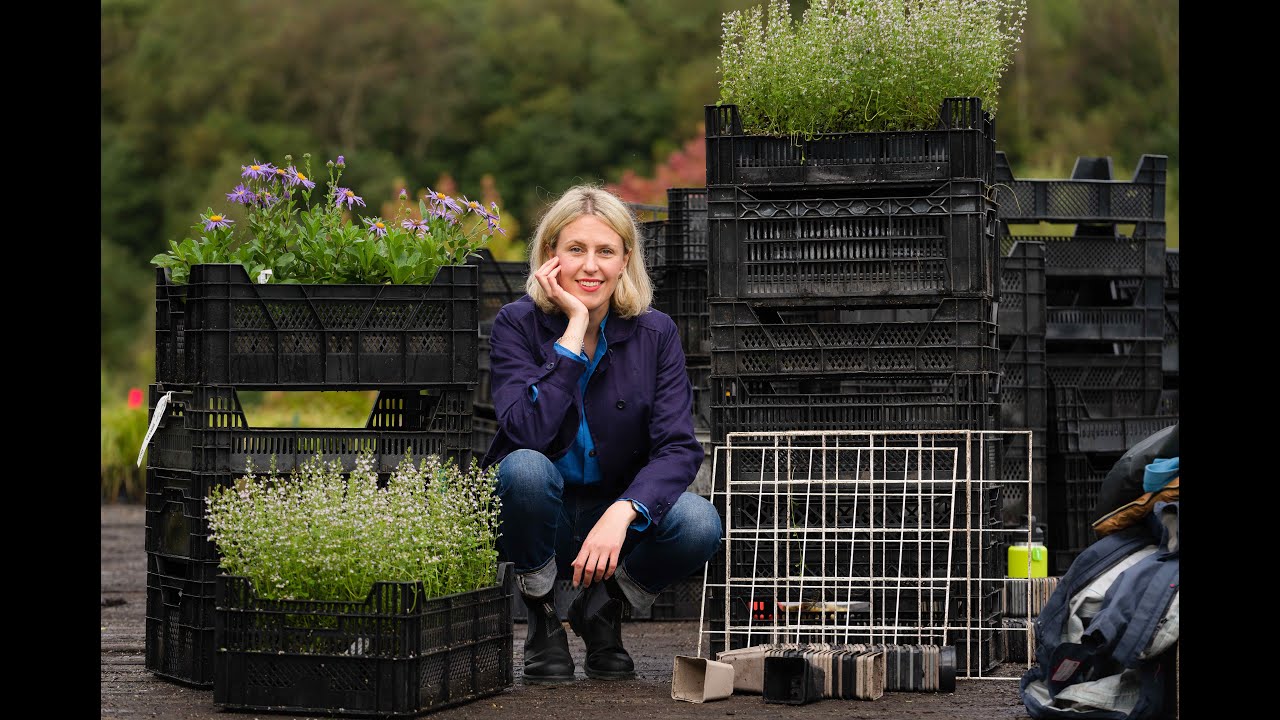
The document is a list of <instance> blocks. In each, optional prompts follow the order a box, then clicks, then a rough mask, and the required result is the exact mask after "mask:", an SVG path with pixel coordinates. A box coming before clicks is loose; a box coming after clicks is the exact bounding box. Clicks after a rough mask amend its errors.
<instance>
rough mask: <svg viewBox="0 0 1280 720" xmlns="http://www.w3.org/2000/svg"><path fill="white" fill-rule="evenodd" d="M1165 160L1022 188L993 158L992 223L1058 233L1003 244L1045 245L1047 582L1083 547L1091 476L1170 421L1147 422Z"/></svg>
mask: <svg viewBox="0 0 1280 720" xmlns="http://www.w3.org/2000/svg"><path fill="white" fill-rule="evenodd" d="M1167 160H1168V159H1167V158H1166V157H1165V156H1163V155H1143V156H1142V157H1141V158H1140V159H1139V161H1138V165H1137V168H1136V169H1135V171H1134V174H1133V178H1132V180H1129V181H1123V180H1113V179H1112V164H1111V158H1089V157H1081V158H1078V159H1077V160H1076V165H1075V168H1074V169H1073V170H1072V174H1071V177H1070V178H1069V179H1033V180H1029V179H1016V178H1014V177H1013V173H1012V171H1011V170H1010V168H1009V165H1008V162H1007V160H1006V159H1005V157H1004V154H1003V153H999V154H998V159H997V183H996V187H997V191H998V193H999V194H998V198H999V202H1000V211H999V212H1000V220H1001V223H1002V225H1006V226H1015V225H1037V224H1040V223H1048V224H1050V225H1051V226H1053V227H1054V228H1055V229H1057V228H1062V229H1065V230H1066V231H1067V234H1059V235H1039V234H1037V235H1027V234H1022V233H1019V232H1014V231H1012V230H1011V231H1010V232H1009V237H1008V240H1007V242H1010V243H1012V242H1017V241H1039V242H1043V243H1044V245H1045V289H1046V321H1045V361H1046V369H1047V374H1048V377H1049V387H1050V394H1049V398H1048V399H1049V418H1048V419H1049V433H1048V434H1049V449H1050V454H1049V492H1048V498H1047V499H1048V503H1049V504H1048V518H1047V519H1048V528H1049V534H1048V539H1049V542H1048V545H1049V549H1050V557H1051V559H1052V560H1053V563H1052V567H1051V568H1050V572H1052V573H1054V574H1059V575H1060V574H1062V573H1064V572H1065V571H1066V569H1067V567H1068V566H1069V565H1070V563H1071V562H1072V561H1073V560H1074V559H1075V557H1076V555H1078V554H1079V552H1080V551H1081V550H1083V549H1084V548H1085V547H1087V546H1088V544H1089V543H1090V542H1091V541H1092V539H1093V534H1092V529H1091V528H1090V522H1091V520H1092V517H1091V515H1092V513H1093V511H1094V504H1095V503H1096V498H1097V492H1098V489H1099V486H1100V483H1101V476H1100V475H1099V474H1098V473H1097V472H1096V470H1097V468H1099V467H1103V466H1105V467H1106V468H1109V467H1110V464H1112V463H1114V462H1115V460H1116V459H1118V458H1119V457H1120V455H1121V454H1122V453H1123V452H1124V451H1125V450H1127V449H1128V448H1129V447H1131V446H1132V445H1133V444H1135V443H1136V442H1138V441H1139V440H1141V439H1142V438H1144V437H1146V436H1147V435H1149V434H1151V433H1152V432H1154V431H1156V430H1158V429H1160V428H1162V427H1166V426H1168V425H1170V424H1172V423H1174V422H1176V421H1177V419H1176V417H1172V416H1161V415H1158V414H1157V413H1158V410H1159V404H1160V396H1161V392H1162V389H1163V382H1164V379H1163V372H1162V363H1163V360H1162V355H1163V350H1162V348H1163V345H1164V338H1165V298H1164V285H1165V275H1166V259H1165V181H1166V180H1165V173H1166V165H1167ZM1085 468H1093V471H1088V472H1086V471H1085ZM1103 474H1105V468H1104V471H1103Z"/></svg>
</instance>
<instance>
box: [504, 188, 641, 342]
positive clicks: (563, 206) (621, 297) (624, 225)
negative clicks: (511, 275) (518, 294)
mask: <svg viewBox="0 0 1280 720" xmlns="http://www.w3.org/2000/svg"><path fill="white" fill-rule="evenodd" d="M583 215H594V216H596V217H598V218H600V220H601V221H603V222H604V224H606V225H608V226H609V228H610V229H611V230H613V231H614V232H616V233H618V236H619V237H621V238H622V249H623V252H625V253H626V258H627V264H626V267H625V268H624V269H623V271H622V279H621V280H620V281H619V282H618V284H617V286H616V287H615V288H614V290H613V297H612V298H610V299H609V302H610V306H611V308H612V309H613V310H614V311H616V312H617V313H618V314H619V315H621V316H622V317H635V316H637V315H639V314H640V313H642V312H644V311H645V310H648V309H649V304H650V303H652V302H653V284H652V283H650V282H649V273H648V272H647V271H646V270H645V267H644V248H643V247H641V246H640V235H639V233H638V232H637V231H636V221H635V217H634V216H633V215H632V214H631V210H629V209H628V208H627V206H626V204H625V203H623V202H622V200H620V199H619V198H618V196H617V195H614V194H613V193H611V192H609V191H607V190H605V189H603V188H601V187H597V186H595V185H575V186H573V187H571V188H569V189H568V190H566V191H565V192H564V194H563V195H561V196H560V199H558V200H556V201H555V203H554V204H553V205H552V206H551V207H550V208H548V209H547V212H546V213H545V214H544V215H543V216H542V220H541V222H539V223H538V231H537V232H536V233H535V234H534V236H533V244H532V245H531V246H530V247H529V279H528V280H526V281H525V284H524V290H525V292H527V293H529V297H531V298H533V301H534V302H535V303H537V305H538V307H539V308H540V309H541V310H542V311H543V312H545V313H558V312H561V310H560V308H559V307H557V306H556V304H555V303H553V302H551V299H550V298H548V297H547V294H546V293H545V292H543V291H542V286H541V285H539V284H538V279H537V278H536V277H534V276H533V274H534V273H536V272H537V271H538V268H540V267H542V264H543V263H545V262H546V261H548V260H550V259H551V256H552V255H553V254H554V253H555V247H556V241H557V240H558V239H559V238H560V231H561V230H564V227H565V226H566V225H568V224H569V223H571V222H573V221H574V220H577V219H578V218H580V217H582V216H583Z"/></svg>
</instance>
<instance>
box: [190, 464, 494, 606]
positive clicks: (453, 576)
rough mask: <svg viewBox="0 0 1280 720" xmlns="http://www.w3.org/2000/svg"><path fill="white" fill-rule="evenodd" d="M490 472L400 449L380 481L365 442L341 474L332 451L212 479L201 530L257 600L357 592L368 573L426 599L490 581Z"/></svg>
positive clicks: (369, 580) (363, 591) (361, 594)
mask: <svg viewBox="0 0 1280 720" xmlns="http://www.w3.org/2000/svg"><path fill="white" fill-rule="evenodd" d="M270 470H273V468H272V469H269V475H274V473H272V472H270ZM496 482H497V468H496V466H495V467H490V468H489V469H488V470H486V471H481V470H480V469H479V468H478V466H476V465H472V466H471V467H470V468H468V469H465V470H464V469H462V468H459V467H458V465H457V464H456V463H455V462H454V461H453V460H452V459H446V460H444V461H441V460H440V458H438V457H437V456H434V455H431V456H428V457H426V458H423V459H421V460H420V461H419V462H418V464H417V465H415V464H414V462H413V458H412V457H411V456H409V455H406V456H405V458H404V459H403V460H402V461H401V462H400V465H399V466H398V467H397V468H396V471H395V473H393V474H392V476H391V478H390V480H389V481H388V482H387V483H386V484H385V485H383V486H379V483H378V475H377V473H376V472H374V471H373V454H372V452H369V451H366V452H365V453H364V454H363V455H361V457H360V458H358V459H357V461H356V466H355V469H354V470H353V471H352V472H351V474H350V479H349V480H348V479H344V478H343V477H342V463H341V461H337V460H333V461H329V462H325V461H324V458H323V457H322V456H320V455H316V456H315V457H313V458H311V459H309V460H307V461H306V462H304V463H303V464H302V465H301V466H300V467H299V468H298V470H296V471H295V472H294V473H293V474H292V475H291V476H290V477H287V478H285V477H270V476H262V477H259V476H257V475H255V474H254V472H253V468H250V469H249V472H248V473H247V474H246V475H245V476H243V477H241V478H240V479H239V480H238V481H237V482H236V483H235V484H234V485H232V486H230V487H225V488H214V489H213V490H212V491H211V492H210V494H209V500H208V518H209V528H210V538H211V539H212V540H213V541H214V542H215V543H216V544H217V546H218V551H219V553H220V554H221V556H222V562H221V567H222V569H223V570H224V571H226V572H227V573H228V574H230V575H243V576H245V577H248V578H249V579H250V581H251V582H252V584H253V587H254V591H255V592H256V593H257V594H258V596H259V597H263V598H268V599H279V600H283V599H289V600H363V599H364V598H365V597H366V596H367V595H368V593H369V590H370V588H371V587H373V584H374V583H375V582H378V581H391V582H414V581H422V583H423V585H424V587H425V589H426V595H427V597H437V596H441V595H449V594H452V593H458V592H468V591H471V590H477V589H479V588H482V587H487V586H490V585H493V584H494V581H495V576H494V569H495V567H496V566H497V558H498V553H497V538H498V521H499V516H498V513H499V508H500V501H499V500H498V497H497V496H496V495H495V494H494V487H495V485H496Z"/></svg>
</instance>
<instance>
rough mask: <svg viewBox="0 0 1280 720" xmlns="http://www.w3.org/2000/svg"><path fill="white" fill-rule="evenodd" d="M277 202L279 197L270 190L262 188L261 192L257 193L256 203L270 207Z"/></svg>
mask: <svg viewBox="0 0 1280 720" xmlns="http://www.w3.org/2000/svg"><path fill="white" fill-rule="evenodd" d="M278 202H280V198H279V197H277V196H276V195H275V193H272V192H271V191H270V190H263V191H262V192H259V193H258V204H259V205H261V206H262V207H271V206H272V205H275V204H276V203H278Z"/></svg>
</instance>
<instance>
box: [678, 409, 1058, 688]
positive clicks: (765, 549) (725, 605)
mask: <svg viewBox="0 0 1280 720" xmlns="http://www.w3.org/2000/svg"><path fill="white" fill-rule="evenodd" d="M1014 439H1019V440H1024V441H1023V442H1010V441H1011V440H1014ZM1011 446H1013V447H1014V450H1013V452H1015V453H1020V454H1021V456H1022V457H1021V460H1022V462H1023V463H1024V464H1025V466H1026V468H1027V469H1026V472H1025V473H1022V475H1021V477H1018V476H1017V475H1016V474H1014V475H1011V474H1010V473H1009V472H1008V471H1007V466H1008V464H1009V463H1010V460H1009V458H1008V457H1007V453H1008V452H1009V448H1010V447H1011ZM1030 447H1032V445H1031V438H1030V432H1029V431H913V432H878V431H859V432H830V431H797V432H784V433H730V434H729V435H728V436H727V438H726V444H725V445H724V446H721V447H717V448H716V451H715V456H714V458H713V484H712V501H713V502H714V503H715V504H716V506H717V508H718V509H719V511H720V513H721V517H722V520H723V521H724V529H725V538H724V543H723V554H722V555H721V556H719V557H718V558H717V559H716V560H713V562H712V563H711V564H710V567H709V570H708V575H707V580H706V582H705V583H704V602H703V618H702V623H701V628H700V636H699V647H698V652H699V653H700V654H701V653H702V651H703V641H704V640H706V641H708V642H707V648H708V649H709V650H710V656H714V653H715V652H717V651H720V650H726V649H734V648H741V647H747V646H751V645H760V644H772V643H824V642H825V643H841V644H844V643H889V644H898V645H905V644H917V643H918V644H931V645H954V646H955V647H956V655H957V672H958V675H959V676H960V677H966V678H972V677H982V676H984V675H985V674H986V673H988V672H989V671H991V670H992V669H993V668H994V667H995V666H996V665H998V664H999V663H1000V662H1001V661H1003V660H1004V659H1005V658H1006V657H1008V656H1010V655H1011V654H1012V655H1019V653H1010V652H1009V650H1008V647H1009V644H1010V643H1013V644H1015V645H1020V646H1021V650H1022V651H1023V652H1022V653H1020V655H1021V656H1022V657H1031V659H1034V658H1033V657H1032V655H1031V651H1030V650H1029V638H1028V637H1027V636H1028V632H1029V630H1028V628H1029V625H1030V623H1021V624H1013V625H1010V626H1006V624H1004V623H1002V616H1003V608H1004V605H1005V603H1006V602H1007V595H1008V592H1009V590H1008V589H1007V588H1006V587H1005V586H1006V578H1005V566H1004V557H1005V554H1004V553H1005V550H1006V548H1007V547H1008V545H1009V544H1010V543H1011V542H1017V541H1029V540H1030V537H1029V532H1030V531H1029V530H1028V529H1022V530H1015V529H1011V528H1006V527H1003V526H1002V525H1001V522H1000V511H1001V496H1002V492H1001V489H1002V486H1003V485H1008V484H1010V483H1019V484H1021V485H1022V486H1024V487H1025V493H1026V494H1027V496H1028V497H1030V493H1031V486H1030V485H1031V481H1030V478H1031V467H1030V466H1031V458H1030V456H1029V454H1028V453H1027V450H1026V449H1027V448H1030ZM1002 464H1003V465H1004V466H1005V468H1004V470H1003V471H1002ZM1003 494H1007V491H1006V492H1005V493H1003ZM1019 535H1021V536H1019ZM1017 591H1018V592H1020V593H1025V594H1026V598H1025V602H1023V603H1022V607H1026V606H1028V605H1030V604H1031V589H1030V587H1029V586H1026V585H1025V584H1024V586H1019V587H1018V588H1017ZM1014 635H1016V636H1017V637H1014Z"/></svg>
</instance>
